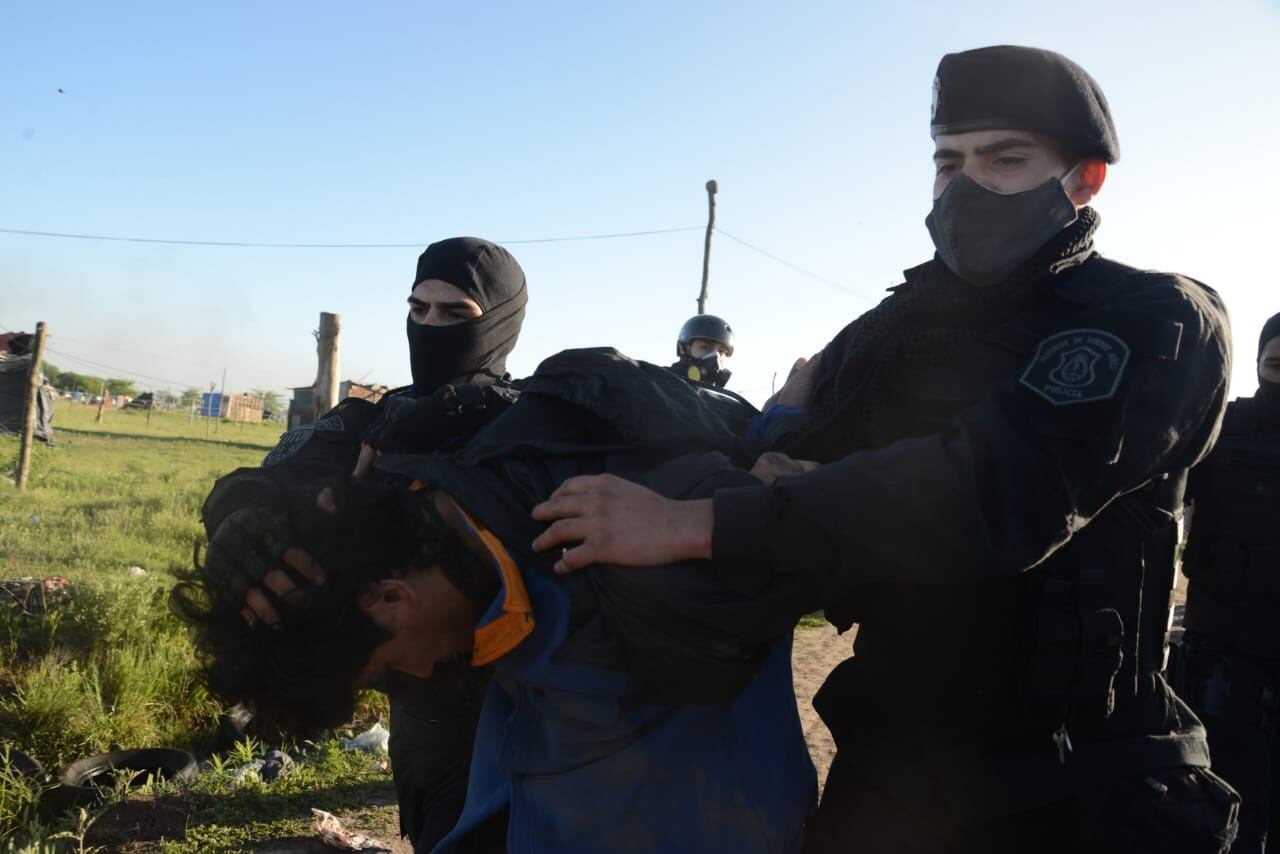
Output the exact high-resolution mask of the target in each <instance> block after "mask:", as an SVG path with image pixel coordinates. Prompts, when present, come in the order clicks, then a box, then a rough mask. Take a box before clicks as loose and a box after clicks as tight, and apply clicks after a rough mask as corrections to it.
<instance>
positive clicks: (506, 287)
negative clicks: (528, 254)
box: [405, 237, 528, 397]
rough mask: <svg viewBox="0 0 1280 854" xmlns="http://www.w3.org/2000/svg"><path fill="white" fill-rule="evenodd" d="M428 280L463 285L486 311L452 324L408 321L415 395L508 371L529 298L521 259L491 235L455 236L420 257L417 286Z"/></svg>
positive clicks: (498, 375)
mask: <svg viewBox="0 0 1280 854" xmlns="http://www.w3.org/2000/svg"><path fill="white" fill-rule="evenodd" d="M427 279H439V280H441V281H445V282H448V283H449V284H451V285H453V286H454V287H456V288H458V289H460V290H461V291H462V292H463V293H465V294H466V295H467V296H468V297H470V298H471V299H473V300H475V301H476V303H477V304H479V306H480V308H481V309H482V310H483V312H484V313H483V314H481V315H480V316H479V317H476V318H473V319H471V320H466V321H463V322H462V323H455V324H453V325H451V326H427V325H426V324H420V323H414V322H413V319H412V318H409V319H408V320H407V321H406V327H405V328H406V331H407V335H408V338H409V365H410V367H411V368H412V370H413V390H414V394H415V395H417V396H418V397H425V396H427V395H430V394H431V393H432V392H434V391H435V390H436V389H438V388H440V387H441V386H443V385H446V384H448V383H459V382H491V381H493V380H495V379H499V378H501V377H502V376H504V375H505V374H506V372H507V356H508V355H509V354H510V353H511V351H512V350H513V349H515V346H516V341H517V340H518V339H519V337H520V327H521V325H522V324H523V323H524V309H525V304H526V302H527V301H528V294H527V291H526V289H525V279H524V271H523V270H521V269H520V265H519V264H517V263H516V259H515V258H512V257H511V254H510V253H509V252H507V251H506V250H505V249H503V248H502V247H501V246H497V245H496V244H493V243H490V242H489V241H487V240H480V239H479V238H475V237H454V238H451V239H449V240H442V241H439V242H438V243H433V244H431V245H430V246H428V247H427V250H426V251H425V252H423V253H422V256H421V257H420V258H419V259H418V269H417V271H416V274H415V278H414V285H415V286H416V285H417V283H418V282H422V281H425V280H427Z"/></svg>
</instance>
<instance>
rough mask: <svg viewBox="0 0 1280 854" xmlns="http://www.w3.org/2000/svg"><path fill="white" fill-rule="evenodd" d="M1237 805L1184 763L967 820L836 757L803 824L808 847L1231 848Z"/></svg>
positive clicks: (1024, 853)
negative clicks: (887, 787) (908, 797)
mask: <svg viewBox="0 0 1280 854" xmlns="http://www.w3.org/2000/svg"><path fill="white" fill-rule="evenodd" d="M1029 785H1031V784H1030V783H1029ZM1236 807H1237V800H1236V796H1235V793H1234V792H1232V791H1231V789H1230V788H1229V787H1227V786H1226V785H1224V784H1223V783H1222V781H1221V780H1220V779H1218V778H1217V777H1215V776H1214V775H1213V774H1212V773H1210V772H1208V771H1203V770H1200V769H1197V768H1179V769H1169V770H1164V771H1157V772H1153V773H1151V774H1150V775H1147V776H1145V777H1139V778H1136V779H1135V778H1124V779H1119V780H1113V781H1108V782H1105V783H1102V784H1099V785H1097V786H1095V787H1090V789H1089V790H1088V791H1085V792H1081V793H1079V794H1078V795H1076V796H1074V797H1072V798H1069V799H1067V800H1065V801H1059V802H1056V803H1052V804H1048V805H1046V806H1042V807H1037V808H1035V809H1032V810H1027V811H1024V812H1020V813H1017V814H1015V815H1012V816H1005V817H1001V818H998V819H992V820H987V821H982V822H978V823H964V824H961V823H958V822H956V821H955V820H953V819H952V818H951V817H950V816H949V815H948V814H947V812H946V809H945V807H943V806H941V805H938V806H937V807H936V808H934V807H931V806H930V805H929V804H928V803H927V800H922V801H921V802H913V803H906V802H904V801H902V800H901V799H899V798H895V797H894V796H891V795H890V794H888V793H887V792H885V791H884V790H883V789H881V788H879V787H877V786H876V785H875V784H874V782H872V781H868V780H865V779H862V778H861V777H859V776H858V775H856V774H854V773H852V771H851V769H850V768H848V767H846V766H845V765H844V764H843V763H842V761H841V757H840V756H839V755H837V756H836V760H835V763H834V764H833V765H832V767H831V774H830V776H829V777H828V778H827V785H826V788H825V789H824V790H823V793H822V802H821V804H820V805H819V807H818V812H817V814H816V815H815V816H814V818H813V819H812V820H811V821H810V822H809V825H808V826H807V827H806V830H805V846H804V854H843V852H851V851H856V852H863V851H865V852H876V853H877V854H879V852H887V854H979V852H981V854H1028V852H1036V854H1224V852H1226V851H1227V850H1228V849H1229V847H1230V845H1231V840H1232V839H1233V838H1234V835H1235V820H1236Z"/></svg>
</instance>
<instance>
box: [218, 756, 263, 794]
mask: <svg viewBox="0 0 1280 854" xmlns="http://www.w3.org/2000/svg"><path fill="white" fill-rule="evenodd" d="M266 764H267V762H266V760H265V759H254V760H252V761H250V762H246V763H244V764H243V765H239V766H237V767H236V770H234V771H232V772H231V782H230V783H228V784H227V785H228V786H230V787H231V788H233V789H238V788H240V787H241V786H243V785H244V784H245V783H246V782H247V781H248V780H249V777H250V775H252V776H253V777H256V778H257V779H259V780H261V779H262V766H264V765H266Z"/></svg>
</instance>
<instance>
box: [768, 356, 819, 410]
mask: <svg viewBox="0 0 1280 854" xmlns="http://www.w3.org/2000/svg"><path fill="white" fill-rule="evenodd" d="M821 364H822V354H821V353H817V354H816V355H814V357H813V358H812V359H806V358H804V357H803V356H801V357H800V358H799V359H796V363H795V364H794V365H792V366H791V373H790V374H788V375H787V381H786V383H785V384H784V385H783V386H782V388H780V389H778V393H777V394H775V395H774V396H773V397H771V398H769V399H768V400H767V401H765V404H764V408H765V409H769V408H770V407H773V406H792V407H795V408H796V409H803V410H806V411H807V410H808V409H809V403H810V401H811V400H812V398H813V386H814V381H815V380H816V378H817V376H818V367H819V366H820V365H821Z"/></svg>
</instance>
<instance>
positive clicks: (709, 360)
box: [671, 314, 733, 388]
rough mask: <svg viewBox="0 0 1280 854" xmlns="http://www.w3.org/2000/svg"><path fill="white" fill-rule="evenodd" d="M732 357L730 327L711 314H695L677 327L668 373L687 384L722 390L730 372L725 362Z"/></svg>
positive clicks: (731, 329) (731, 332)
mask: <svg viewBox="0 0 1280 854" xmlns="http://www.w3.org/2000/svg"><path fill="white" fill-rule="evenodd" d="M732 355H733V328H732V327H731V326H729V324H728V323H726V322H725V321H724V320H723V319H722V318H719V317H716V316H715V315H714V314H695V315H694V316H693V317H691V318H689V319H688V320H686V321H685V322H684V326H681V327H680V335H679V337H677V338H676V357H677V361H676V363H675V364H674V365H672V366H671V370H672V371H673V372H674V373H675V374H676V375H677V376H681V377H684V378H685V379H687V380H689V381H690V382H695V383H704V384H706V385H709V386H714V387H716V388H724V387H725V385H726V384H727V383H728V382H729V377H730V375H731V373H732V372H731V371H729V370H727V369H726V368H725V366H724V363H725V360H726V359H728V358H729V357H730V356H732Z"/></svg>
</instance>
